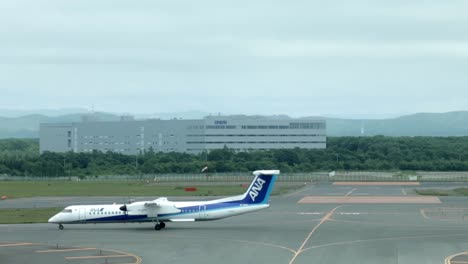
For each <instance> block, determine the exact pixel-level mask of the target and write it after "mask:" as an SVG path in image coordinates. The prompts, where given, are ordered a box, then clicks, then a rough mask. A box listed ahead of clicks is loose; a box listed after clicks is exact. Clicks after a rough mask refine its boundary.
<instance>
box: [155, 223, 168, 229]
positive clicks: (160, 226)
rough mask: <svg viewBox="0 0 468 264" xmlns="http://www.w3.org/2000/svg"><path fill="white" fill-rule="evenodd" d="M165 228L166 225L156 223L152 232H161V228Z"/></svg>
mask: <svg viewBox="0 0 468 264" xmlns="http://www.w3.org/2000/svg"><path fill="white" fill-rule="evenodd" d="M165 227H166V224H165V223H164V222H160V223H157V224H156V225H155V226H154V230H161V229H163V228H165Z"/></svg>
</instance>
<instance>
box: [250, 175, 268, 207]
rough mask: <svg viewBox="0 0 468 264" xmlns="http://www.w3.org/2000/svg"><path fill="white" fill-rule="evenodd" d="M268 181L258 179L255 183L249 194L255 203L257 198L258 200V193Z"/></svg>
mask: <svg viewBox="0 0 468 264" xmlns="http://www.w3.org/2000/svg"><path fill="white" fill-rule="evenodd" d="M265 182H266V181H265V180H264V179H261V178H257V180H256V181H255V183H254V185H253V186H252V189H251V190H250V192H249V195H250V198H252V201H254V202H255V198H257V196H258V192H260V191H261V190H262V188H263V184H264V183H265Z"/></svg>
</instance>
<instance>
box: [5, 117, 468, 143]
mask: <svg viewBox="0 0 468 264" xmlns="http://www.w3.org/2000/svg"><path fill="white" fill-rule="evenodd" d="M83 115H86V113H76V114H67V115H60V116H47V115H39V114H33V115H25V116H21V117H0V138H37V137H38V134H39V133H38V130H39V124H40V123H53V122H80V121H81V117H82V116H83ZM206 115H208V114H206V113H203V112H197V111H193V112H180V113H160V114H151V115H137V116H136V118H147V117H153V118H162V119H169V118H172V117H178V118H183V119H195V118H202V117H203V116H206ZM94 118H96V119H97V120H100V121H117V120H120V117H119V115H116V114H111V113H100V112H99V113H94ZM267 118H271V119H275V118H288V116H286V115H279V116H268V117H267ZM305 118H316V119H325V120H326V121H327V135H328V136H374V135H385V136H441V137H445V136H468V111H459V112H448V113H419V114H413V115H405V116H401V117H397V118H389V119H340V118H328V117H304V119H305Z"/></svg>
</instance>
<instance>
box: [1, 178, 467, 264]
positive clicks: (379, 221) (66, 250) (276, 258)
mask: <svg viewBox="0 0 468 264" xmlns="http://www.w3.org/2000/svg"><path fill="white" fill-rule="evenodd" d="M460 185H461V184H456V183H451V184H423V185H422V186H419V187H417V188H426V187H432V188H450V187H452V186H456V187H459V186H460ZM414 188H415V186H407V187H405V186H337V185H331V184H329V183H324V184H317V185H308V186H306V187H304V188H303V189H300V190H298V191H296V192H293V193H290V194H287V195H284V196H281V197H273V198H272V199H271V205H272V206H271V207H270V208H268V209H266V210H263V211H259V212H255V213H251V214H246V215H242V216H237V217H232V218H227V219H222V220H218V221H211V222H195V223H168V224H167V227H166V229H164V230H162V231H154V229H153V225H152V224H149V223H145V224H101V225H95V224H87V225H65V229H64V230H59V229H58V228H57V225H54V224H24V225H0V263H1V264H3V263H48V264H54V263H140V262H141V261H142V263H223V264H229V263H399V264H401V263H411V264H414V263H444V261H446V263H450V259H451V258H452V261H453V263H457V262H459V261H460V260H464V259H466V258H467V255H463V254H461V253H463V252H465V251H468V198H465V197H439V199H436V201H434V200H432V202H431V203H373V202H372V201H373V199H372V197H373V196H386V197H393V198H395V197H399V199H403V200H404V197H405V196H413V195H414V193H413V191H412V190H413V189H414ZM309 196H311V197H317V196H337V197H354V196H359V197H369V201H368V202H367V203H359V204H355V203H341V204H340V203H320V204H316V203H298V202H299V201H300V200H301V199H303V198H304V197H309ZM122 199H124V198H122V197H67V198H60V197H49V198H34V199H33V198H29V199H17V200H7V201H1V203H0V207H2V208H4V207H10V208H11V207H34V206H36V207H51V203H53V204H54V205H53V207H56V206H57V207H62V206H66V205H70V204H86V203H91V202H93V203H95V202H96V201H99V202H121V201H122ZM176 199H177V200H180V199H181V198H173V200H176ZM198 199H199V198H198ZM392 201H393V200H392ZM465 208H466V209H465ZM465 214H466V216H465ZM447 261H448V262H447Z"/></svg>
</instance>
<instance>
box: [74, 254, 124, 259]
mask: <svg viewBox="0 0 468 264" xmlns="http://www.w3.org/2000/svg"><path fill="white" fill-rule="evenodd" d="M95 258H133V256H131V255H107V256H81V257H65V259H95Z"/></svg>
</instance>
